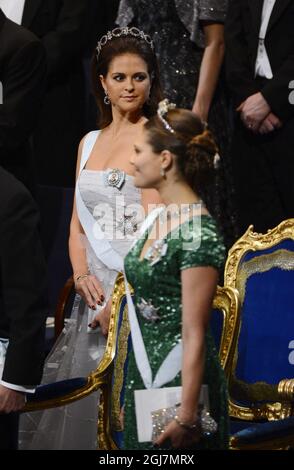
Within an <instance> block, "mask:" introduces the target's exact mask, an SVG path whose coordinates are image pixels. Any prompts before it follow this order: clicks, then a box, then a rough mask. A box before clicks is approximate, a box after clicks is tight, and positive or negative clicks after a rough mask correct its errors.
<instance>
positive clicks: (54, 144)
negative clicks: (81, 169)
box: [22, 0, 98, 186]
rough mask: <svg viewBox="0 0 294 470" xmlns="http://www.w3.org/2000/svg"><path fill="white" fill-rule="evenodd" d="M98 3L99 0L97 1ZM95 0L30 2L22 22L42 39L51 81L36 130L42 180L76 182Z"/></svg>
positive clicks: (58, 183) (64, 183) (59, 183)
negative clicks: (91, 7) (90, 12)
mask: <svg viewBox="0 0 294 470" xmlns="http://www.w3.org/2000/svg"><path fill="white" fill-rule="evenodd" d="M97 1H98V0H97ZM88 3H89V0H26V1H25V7H24V12H23V18H22V25H23V26H24V27H26V28H27V29H29V30H30V31H32V32H33V33H34V34H35V35H36V36H37V37H38V38H39V39H40V40H41V42H42V44H43V45H44V47H45V50H46V55H47V67H48V85H47V90H46V94H45V99H44V102H43V107H42V113H41V116H40V120H39V123H38V127H37V128H36V131H35V133H34V139H33V146H34V160H35V167H36V169H37V175H38V178H37V180H38V182H39V183H41V184H46V185H55V186H73V185H74V180H75V166H76V158H77V150H78V145H79V141H80V140H81V138H82V136H83V135H84V118H85V116H84V114H85V80H84V70H83V61H82V59H83V54H84V50H85V47H86V45H87V41H88V40H89V34H90V31H89V30H88V28H87V26H88V19H89V18H88V6H89V5H88Z"/></svg>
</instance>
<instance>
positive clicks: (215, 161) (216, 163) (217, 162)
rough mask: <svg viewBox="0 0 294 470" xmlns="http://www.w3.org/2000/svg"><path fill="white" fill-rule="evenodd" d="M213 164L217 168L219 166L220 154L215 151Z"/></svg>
mask: <svg viewBox="0 0 294 470" xmlns="http://www.w3.org/2000/svg"><path fill="white" fill-rule="evenodd" d="M213 166H214V168H215V169H216V170H217V169H218V168H219V166H220V155H219V153H216V154H215V155H214V158H213Z"/></svg>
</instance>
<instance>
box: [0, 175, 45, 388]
mask: <svg viewBox="0 0 294 470" xmlns="http://www.w3.org/2000/svg"><path fill="white" fill-rule="evenodd" d="M38 222H39V217H38V211H37V209H36V206H35V203H34V201H33V199H32V197H31V195H30V193H29V192H28V191H27V190H26V188H25V187H24V186H23V185H22V184H21V183H20V182H19V181H18V180H17V179H15V178H14V177H13V176H12V175H11V174H10V173H8V172H6V171H5V170H3V169H2V168H1V167H0V337H2V338H9V340H10V343H9V347H8V350H7V356H6V360H5V366H4V371H3V380H4V381H6V382H9V383H13V384H17V385H36V384H38V383H39V382H40V380H41V376H42V366H43V358H44V354H43V351H44V332H45V321H46V314H47V304H46V297H45V289H46V269H45V262H44V257H43V253H42V248H41V244H40V240H39V234H38Z"/></svg>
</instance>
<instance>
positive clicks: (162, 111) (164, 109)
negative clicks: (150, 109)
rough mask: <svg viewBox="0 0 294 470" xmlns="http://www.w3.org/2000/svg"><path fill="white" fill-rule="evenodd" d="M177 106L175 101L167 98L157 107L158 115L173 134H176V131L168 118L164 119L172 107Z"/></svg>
mask: <svg viewBox="0 0 294 470" xmlns="http://www.w3.org/2000/svg"><path fill="white" fill-rule="evenodd" d="M175 107H176V105H175V104H174V103H170V102H169V101H168V99H167V98H166V99H165V100H162V101H160V103H159V104H158V109H157V115H158V117H159V119H160V120H161V122H162V124H163V125H164V127H165V128H166V130H168V131H169V132H171V133H172V134H174V133H175V131H174V129H173V128H172V127H171V126H170V124H169V123H168V122H167V120H166V119H164V116H165V115H166V114H167V113H168V112H169V110H170V109H175Z"/></svg>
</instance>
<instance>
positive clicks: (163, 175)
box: [160, 168, 165, 178]
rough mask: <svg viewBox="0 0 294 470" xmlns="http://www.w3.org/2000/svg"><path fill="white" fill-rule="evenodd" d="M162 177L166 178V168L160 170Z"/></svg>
mask: <svg viewBox="0 0 294 470" xmlns="http://www.w3.org/2000/svg"><path fill="white" fill-rule="evenodd" d="M160 176H162V177H163V178H164V177H165V170H164V168H161V169H160Z"/></svg>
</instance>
